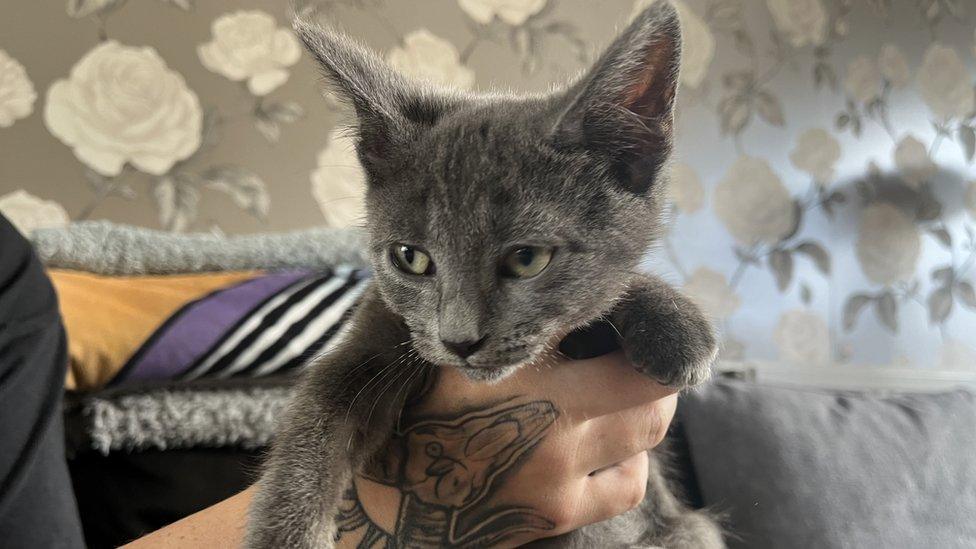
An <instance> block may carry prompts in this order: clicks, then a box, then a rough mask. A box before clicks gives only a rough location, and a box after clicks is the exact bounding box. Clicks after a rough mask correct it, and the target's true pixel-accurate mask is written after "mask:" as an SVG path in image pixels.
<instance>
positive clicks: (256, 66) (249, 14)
mask: <svg viewBox="0 0 976 549" xmlns="http://www.w3.org/2000/svg"><path fill="white" fill-rule="evenodd" d="M211 30H212V33H213V40H211V41H210V42H207V43H206V44H201V45H200V46H198V47H197V55H199V57H200V62H201V63H203V66H204V67H207V69H209V70H210V71H212V72H215V73H217V74H220V75H222V76H224V77H226V78H228V79H229V80H233V81H235V82H241V81H246V82H247V88H248V89H249V90H250V91H251V93H252V94H254V95H257V96H264V95H267V94H269V93H271V92H272V91H274V90H275V89H276V88H278V87H279V86H281V85H282V84H284V83H285V82H286V81H287V80H288V67H290V66H292V65H294V64H295V63H297V62H298V59H299V58H300V57H301V54H302V50H301V46H299V44H298V40H297V39H296V38H295V36H294V35H293V34H292V33H291V31H289V30H288V29H284V28H279V27H278V25H277V23H276V22H275V19H274V17H272V16H271V15H269V14H267V13H265V12H263V11H259V10H254V11H237V12H234V13H227V14H224V15H221V16H220V17H218V18H217V19H215V20H214V22H213V25H212V29H211Z"/></svg>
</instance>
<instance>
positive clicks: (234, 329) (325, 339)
mask: <svg viewBox="0 0 976 549" xmlns="http://www.w3.org/2000/svg"><path fill="white" fill-rule="evenodd" d="M50 275H51V279H52V280H53V281H54V285H55V287H56V288H57V290H58V294H59V298H60V301H61V310H62V315H63V316H64V319H65V327H66V330H67V333H68V342H69V355H70V368H69V374H68V379H67V381H66V386H67V388H68V389H73V390H77V391H93V390H96V389H99V388H102V387H105V386H119V385H127V384H128V385H131V384H137V383H139V384H141V383H147V382H159V381H163V380H165V381H172V380H197V379H207V378H210V379H213V378H219V379H226V378H241V377H262V376H269V375H275V374H282V373H288V372H291V371H294V370H295V369H297V368H298V367H300V366H301V365H302V364H304V363H305V362H306V361H307V360H308V359H309V358H310V357H312V356H314V355H316V354H318V353H321V352H324V351H325V350H327V349H328V348H329V347H330V346H331V345H334V344H335V342H336V341H337V339H338V338H337V335H338V334H339V332H340V330H341V329H342V327H343V325H344V322H345V321H346V319H347V318H348V316H349V315H348V313H349V311H350V310H351V309H352V308H353V306H354V305H355V303H356V301H357V299H358V297H359V296H360V295H361V294H362V292H363V291H364V290H365V289H366V285H367V284H368V276H366V275H365V273H364V272H363V271H360V270H356V269H351V268H337V269H334V270H326V271H307V270H294V271H285V272H273V273H268V272H261V271H249V272H231V273H205V274H190V275H166V276H129V277H107V276H101V275H94V274H89V273H79V272H74V271H62V270H54V269H52V270H51V271H50Z"/></svg>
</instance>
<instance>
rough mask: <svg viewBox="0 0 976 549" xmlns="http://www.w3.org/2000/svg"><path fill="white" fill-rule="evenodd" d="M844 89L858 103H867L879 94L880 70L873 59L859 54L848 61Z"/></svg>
mask: <svg viewBox="0 0 976 549" xmlns="http://www.w3.org/2000/svg"><path fill="white" fill-rule="evenodd" d="M844 89H845V90H847V94H848V95H849V96H850V97H851V98H853V99H854V100H855V101H857V102H858V103H862V104H867V103H870V102H871V101H872V100H874V99H877V98H878V97H879V96H880V94H881V71H879V70H878V67H877V66H875V64H874V60H872V59H871V58H870V57H868V56H866V55H859V56H857V57H855V58H854V60H853V61H851V62H850V63H848V65H847V77H846V78H845V79H844Z"/></svg>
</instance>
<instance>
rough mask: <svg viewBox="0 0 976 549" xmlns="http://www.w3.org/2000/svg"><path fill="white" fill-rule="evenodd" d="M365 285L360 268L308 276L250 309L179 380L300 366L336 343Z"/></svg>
mask: <svg viewBox="0 0 976 549" xmlns="http://www.w3.org/2000/svg"><path fill="white" fill-rule="evenodd" d="M368 284H369V276H368V274H366V273H364V272H363V271H361V270H358V269H351V268H338V269H336V270H335V271H331V270H330V271H327V272H320V273H309V274H307V275H306V276H303V277H301V278H300V279H299V280H297V281H295V282H294V283H292V284H291V285H289V286H287V287H286V288H284V289H282V290H281V291H279V292H277V293H275V294H274V295H272V296H270V297H268V298H267V299H266V300H265V301H263V302H262V303H260V304H258V305H257V306H256V307H254V308H252V309H251V310H250V311H249V312H248V314H247V315H245V316H244V317H242V318H240V319H239V320H238V321H237V322H236V324H235V325H234V326H233V327H232V328H231V329H230V330H228V331H227V332H226V333H225V334H224V335H223V337H222V338H221V339H220V340H219V341H218V342H217V343H216V344H214V345H213V346H212V347H211V348H210V350H209V351H208V352H206V353H205V354H203V355H202V356H200V357H199V359H198V360H196V362H195V363H194V364H192V365H191V366H190V367H189V368H188V369H187V370H186V373H185V374H184V376H182V377H183V378H184V379H188V380H192V379H201V378H211V379H215V378H216V379H226V378H234V377H264V376H270V375H275V374H280V373H285V372H287V371H289V370H294V369H297V368H300V367H301V366H302V365H304V364H305V363H306V362H307V361H308V360H309V359H310V358H312V357H314V356H316V355H319V354H321V353H324V352H327V351H328V350H329V349H331V348H332V347H333V346H334V345H335V344H336V343H337V342H338V341H339V339H340V338H341V335H342V332H343V328H344V327H345V326H346V322H347V320H348V318H349V316H350V313H351V312H352V310H353V308H354V307H355V305H356V303H357V302H358V300H359V298H360V296H361V295H362V293H363V291H364V290H365V289H366V287H367V285H368Z"/></svg>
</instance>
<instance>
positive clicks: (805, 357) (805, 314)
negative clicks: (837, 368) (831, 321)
mask: <svg viewBox="0 0 976 549" xmlns="http://www.w3.org/2000/svg"><path fill="white" fill-rule="evenodd" d="M773 341H774V342H775V343H776V347H777V349H779V357H780V359H781V360H784V361H786V362H788V363H791V364H798V365H803V366H823V365H826V364H829V363H830V329H829V328H828V327H827V323H826V322H825V321H824V320H823V319H822V318H820V316H819V315H817V314H816V313H812V312H810V311H804V310H793V311H786V312H785V313H783V315H782V316H781V317H780V319H779V323H778V324H777V325H776V331H775V332H774V333H773Z"/></svg>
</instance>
